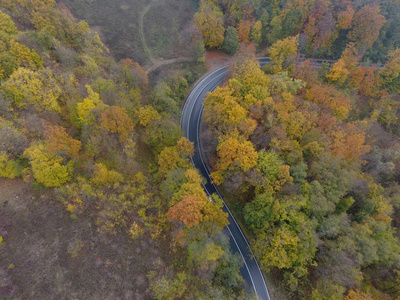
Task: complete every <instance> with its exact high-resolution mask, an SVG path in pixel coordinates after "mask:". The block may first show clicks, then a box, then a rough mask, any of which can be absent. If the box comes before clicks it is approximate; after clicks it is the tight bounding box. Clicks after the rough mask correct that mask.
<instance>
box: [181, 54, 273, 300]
mask: <svg viewBox="0 0 400 300" xmlns="http://www.w3.org/2000/svg"><path fill="white" fill-rule="evenodd" d="M259 61H260V64H261V65H265V64H266V63H267V62H269V59H268V58H261V59H259ZM226 75H227V68H226V67H221V68H218V69H216V70H214V71H212V72H210V73H208V74H206V75H205V76H204V77H203V78H201V79H200V80H199V81H198V82H197V84H196V85H195V86H194V87H193V88H192V90H191V91H190V93H189V96H188V97H187V99H186V103H185V106H184V108H183V111H182V118H181V127H182V130H183V132H184V134H185V137H186V138H188V139H189V140H190V141H192V142H194V146H195V154H194V156H193V158H192V162H193V164H194V166H195V167H196V168H197V169H198V170H199V171H200V172H201V174H202V175H203V176H204V178H206V179H207V183H206V184H205V186H204V189H205V190H206V192H207V193H208V194H209V195H211V194H213V193H215V194H218V195H219V196H220V197H221V195H220V193H219V191H218V189H217V187H216V186H215V185H214V184H212V183H211V179H210V176H209V173H208V170H207V168H206V166H205V164H204V161H203V159H202V157H201V149H200V146H199V128H200V122H201V115H202V112H203V100H204V98H205V96H206V94H207V93H208V92H212V91H213V90H214V89H215V88H216V87H217V86H218V85H219V84H221V82H222V81H223V79H224V78H225V76H226ZM221 198H222V197H221ZM223 210H224V211H225V212H227V213H228V214H229V218H228V220H229V225H228V226H227V229H228V231H229V233H230V246H231V250H233V252H235V253H240V255H241V256H242V258H243V261H244V265H243V267H242V268H241V270H240V273H241V275H242V276H243V278H244V280H245V281H246V282H247V284H248V285H249V286H250V287H253V289H254V290H255V292H256V294H257V295H258V297H259V299H263V300H269V299H270V297H269V293H268V288H267V285H266V283H265V280H264V277H263V275H262V273H261V270H260V267H259V265H258V262H257V260H256V259H254V258H252V256H253V255H252V252H251V249H250V246H249V243H248V241H247V239H246V237H245V236H244V234H243V232H242V230H241V229H240V226H239V225H238V223H237V222H236V220H235V219H234V217H233V215H232V214H231V212H230V211H229V208H228V207H227V206H226V205H225V202H224V206H223Z"/></svg>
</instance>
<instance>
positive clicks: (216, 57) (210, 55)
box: [206, 50, 232, 71]
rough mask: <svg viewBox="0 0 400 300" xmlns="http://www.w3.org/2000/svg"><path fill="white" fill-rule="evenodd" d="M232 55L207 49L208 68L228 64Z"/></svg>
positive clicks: (211, 68)
mask: <svg viewBox="0 0 400 300" xmlns="http://www.w3.org/2000/svg"><path fill="white" fill-rule="evenodd" d="M231 58H232V56H230V55H228V54H226V53H224V52H221V51H215V50H213V51H206V65H207V68H208V70H209V71H210V70H213V69H215V68H218V67H220V66H223V65H226V64H227V63H228V62H229V60H230V59H231Z"/></svg>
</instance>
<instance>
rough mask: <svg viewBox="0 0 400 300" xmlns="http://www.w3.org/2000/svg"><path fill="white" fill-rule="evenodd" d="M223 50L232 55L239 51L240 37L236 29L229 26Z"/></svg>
mask: <svg viewBox="0 0 400 300" xmlns="http://www.w3.org/2000/svg"><path fill="white" fill-rule="evenodd" d="M222 48H223V49H224V50H225V51H226V52H227V53H228V54H230V55H233V54H235V53H236V51H237V50H238V49H239V36H238V32H237V29H236V28H235V27H232V26H229V27H228V28H227V29H226V32H225V39H224V43H223V45H222Z"/></svg>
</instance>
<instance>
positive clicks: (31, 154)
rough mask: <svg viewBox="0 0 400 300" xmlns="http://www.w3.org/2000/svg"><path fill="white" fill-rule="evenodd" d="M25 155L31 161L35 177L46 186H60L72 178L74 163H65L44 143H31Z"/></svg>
mask: <svg viewBox="0 0 400 300" xmlns="http://www.w3.org/2000/svg"><path fill="white" fill-rule="evenodd" d="M24 155H25V156H27V157H28V159H29V161H30V163H31V166H32V173H33V177H34V178H35V179H36V181H37V182H38V183H40V184H43V185H44V186H45V187H56V186H60V185H62V184H63V183H65V182H67V181H68V180H70V178H71V172H72V164H71V163H68V164H65V161H64V159H63V158H62V157H60V156H56V155H54V154H52V153H51V152H49V151H47V150H46V147H45V145H44V144H33V145H31V146H30V147H29V148H27V149H26V150H25V152H24Z"/></svg>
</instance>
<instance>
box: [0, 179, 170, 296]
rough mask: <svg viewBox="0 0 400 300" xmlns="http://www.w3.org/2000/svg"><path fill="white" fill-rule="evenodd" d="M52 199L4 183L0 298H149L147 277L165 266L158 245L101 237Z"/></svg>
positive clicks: (0, 193)
mask: <svg viewBox="0 0 400 300" xmlns="http://www.w3.org/2000/svg"><path fill="white" fill-rule="evenodd" d="M53 199H54V194H53V192H52V191H49V190H45V191H44V190H34V189H32V188H31V187H30V185H29V184H26V183H24V182H23V181H22V180H20V179H4V178H1V179H0V235H1V236H3V238H4V241H3V244H2V245H1V246H0V299H40V300H45V299H148V298H149V296H148V293H147V292H146V290H147V289H148V280H147V278H146V274H147V273H148V272H149V271H150V270H151V269H154V268H156V267H157V264H163V258H164V257H162V256H163V255H162V254H163V253H162V252H161V250H160V247H159V246H158V245H156V244H155V242H154V241H153V240H152V239H151V238H149V237H143V238H139V239H137V240H134V241H133V240H131V239H129V238H127V237H125V236H124V235H122V234H120V235H119V236H116V237H108V236H105V235H103V234H100V233H98V232H97V231H96V228H95V225H92V222H91V220H90V218H89V217H86V218H83V217H78V219H76V220H73V219H72V218H71V217H70V216H69V214H68V213H67V212H66V211H65V209H63V208H62V207H61V205H59V204H58V203H57V202H55V201H53ZM164 246H165V245H164ZM162 248H163V249H168V247H167V246H165V247H162ZM164 251H165V250H164ZM156 262H157V263H156Z"/></svg>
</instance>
